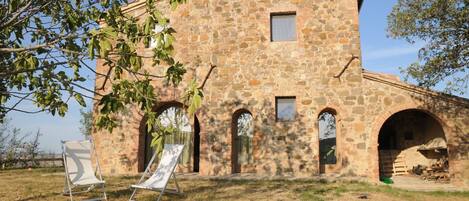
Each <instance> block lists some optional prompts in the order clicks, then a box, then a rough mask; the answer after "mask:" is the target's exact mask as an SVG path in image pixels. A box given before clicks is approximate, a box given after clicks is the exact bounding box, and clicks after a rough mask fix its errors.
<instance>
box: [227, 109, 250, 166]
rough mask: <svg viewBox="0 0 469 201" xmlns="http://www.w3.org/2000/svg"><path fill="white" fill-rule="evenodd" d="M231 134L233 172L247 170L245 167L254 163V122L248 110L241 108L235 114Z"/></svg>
mask: <svg viewBox="0 0 469 201" xmlns="http://www.w3.org/2000/svg"><path fill="white" fill-rule="evenodd" d="M232 121H233V122H232V135H231V143H232V144H231V167H232V168H231V172H232V173H233V174H235V173H241V172H245V171H244V170H243V168H244V167H246V166H248V165H250V164H252V162H253V156H252V138H253V136H254V124H253V118H252V114H251V113H250V112H249V111H247V110H239V111H237V112H235V113H234V114H233V120H232Z"/></svg>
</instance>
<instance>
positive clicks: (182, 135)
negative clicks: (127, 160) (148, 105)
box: [139, 102, 200, 172]
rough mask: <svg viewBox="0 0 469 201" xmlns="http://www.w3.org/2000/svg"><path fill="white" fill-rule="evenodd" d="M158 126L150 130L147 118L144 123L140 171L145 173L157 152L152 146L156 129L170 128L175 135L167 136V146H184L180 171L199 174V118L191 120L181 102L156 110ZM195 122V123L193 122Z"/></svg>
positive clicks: (171, 103)
mask: <svg viewBox="0 0 469 201" xmlns="http://www.w3.org/2000/svg"><path fill="white" fill-rule="evenodd" d="M155 111H156V113H157V121H158V122H159V123H158V125H154V126H153V128H152V130H149V129H148V127H147V125H146V118H145V119H144V120H143V122H142V125H141V126H142V127H143V128H144V129H141V132H142V133H143V134H142V135H141V138H142V139H141V140H140V150H141V151H140V153H139V162H140V165H139V171H144V169H145V167H147V166H148V163H149V162H150V160H151V157H152V156H153V154H154V152H155V150H154V149H153V147H152V146H151V143H152V140H153V135H152V133H153V132H155V131H157V130H155V129H165V128H170V129H171V130H172V131H173V134H171V135H168V136H165V139H164V143H165V144H184V145H185V147H184V150H183V153H182V155H181V158H180V161H179V170H180V171H182V172H199V162H200V124H199V120H198V118H197V116H194V118H189V117H188V116H187V114H186V113H185V112H184V108H183V105H182V104H181V103H179V102H169V103H165V104H162V105H161V106H160V107H158V108H157V109H156V110H155ZM191 120H193V122H191Z"/></svg>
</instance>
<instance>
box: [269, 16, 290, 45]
mask: <svg viewBox="0 0 469 201" xmlns="http://www.w3.org/2000/svg"><path fill="white" fill-rule="evenodd" d="M270 31H271V40H272V41H295V40H296V13H277V14H275V13H274V14H271V16H270Z"/></svg>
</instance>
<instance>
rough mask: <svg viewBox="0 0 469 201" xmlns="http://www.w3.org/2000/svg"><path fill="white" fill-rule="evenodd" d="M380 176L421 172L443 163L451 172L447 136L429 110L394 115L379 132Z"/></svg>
mask: <svg viewBox="0 0 469 201" xmlns="http://www.w3.org/2000/svg"><path fill="white" fill-rule="evenodd" d="M378 153H379V176H380V178H381V179H383V178H385V177H392V176H397V175H407V174H412V173H413V174H417V173H418V172H417V171H420V170H421V169H426V168H431V167H434V165H441V166H442V168H443V169H444V171H446V172H447V171H448V169H449V167H448V151H447V144H446V137H445V133H444V130H443V127H442V125H441V124H440V122H439V121H438V120H437V119H435V118H434V117H433V116H432V115H431V114H429V113H427V112H426V111H422V110H417V109H408V110H403V111H400V112H397V113H395V114H393V115H392V116H390V117H389V118H388V119H387V120H386V121H385V122H384V124H383V125H382V126H381V129H380V131H379V135H378Z"/></svg>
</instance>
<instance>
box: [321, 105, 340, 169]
mask: <svg viewBox="0 0 469 201" xmlns="http://www.w3.org/2000/svg"><path fill="white" fill-rule="evenodd" d="M318 120H319V157H320V164H321V165H326V164H336V162H337V158H336V151H337V146H336V145H337V140H336V137H337V135H336V129H337V128H336V119H335V113H334V112H331V111H325V112H322V113H321V114H320V115H319V119H318Z"/></svg>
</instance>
